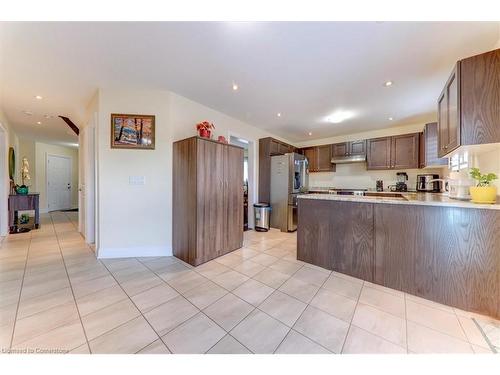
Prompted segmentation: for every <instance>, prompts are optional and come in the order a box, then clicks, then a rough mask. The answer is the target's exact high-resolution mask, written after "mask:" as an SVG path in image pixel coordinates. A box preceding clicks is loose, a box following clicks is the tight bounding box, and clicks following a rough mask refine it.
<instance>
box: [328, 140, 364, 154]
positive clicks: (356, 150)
mask: <svg viewBox="0 0 500 375" xmlns="http://www.w3.org/2000/svg"><path fill="white" fill-rule="evenodd" d="M365 154H366V140H364V139H363V140H360V141H350V142H342V143H335V144H333V145H332V157H334V158H341V157H345V156H358V155H361V156H362V155H365Z"/></svg>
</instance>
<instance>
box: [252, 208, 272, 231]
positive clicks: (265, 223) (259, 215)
mask: <svg viewBox="0 0 500 375" xmlns="http://www.w3.org/2000/svg"><path fill="white" fill-rule="evenodd" d="M253 211H254V217H255V230H256V231H257V232H267V231H268V230H269V224H270V223H271V206H270V205H269V203H255V204H254V205H253Z"/></svg>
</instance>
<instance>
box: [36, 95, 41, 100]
mask: <svg viewBox="0 0 500 375" xmlns="http://www.w3.org/2000/svg"><path fill="white" fill-rule="evenodd" d="M35 99H36V100H42V99H43V96H40V95H35Z"/></svg>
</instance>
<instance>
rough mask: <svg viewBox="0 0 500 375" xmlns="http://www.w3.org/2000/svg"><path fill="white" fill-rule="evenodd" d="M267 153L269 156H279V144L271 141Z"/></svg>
mask: <svg viewBox="0 0 500 375" xmlns="http://www.w3.org/2000/svg"><path fill="white" fill-rule="evenodd" d="M269 153H270V154H271V155H279V154H280V144H279V143H278V142H277V141H275V140H273V139H271V140H270V144H269Z"/></svg>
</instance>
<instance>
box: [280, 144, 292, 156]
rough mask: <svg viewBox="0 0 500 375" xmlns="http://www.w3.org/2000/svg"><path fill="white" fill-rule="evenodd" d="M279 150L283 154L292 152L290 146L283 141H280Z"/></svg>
mask: <svg viewBox="0 0 500 375" xmlns="http://www.w3.org/2000/svg"><path fill="white" fill-rule="evenodd" d="M278 150H279V153H280V154H282V155H283V154H286V153H288V152H290V146H289V145H286V144H283V143H280V144H279V145H278Z"/></svg>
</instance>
